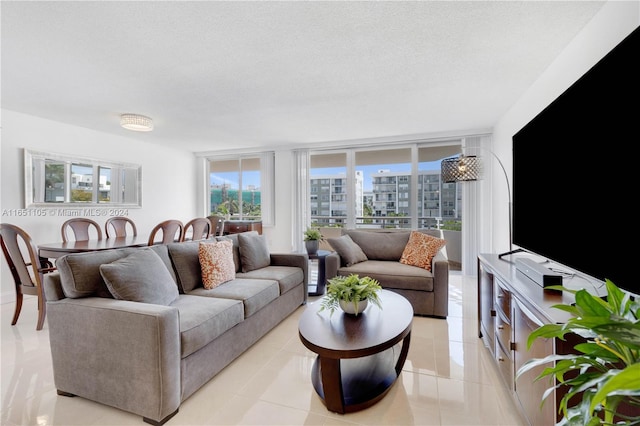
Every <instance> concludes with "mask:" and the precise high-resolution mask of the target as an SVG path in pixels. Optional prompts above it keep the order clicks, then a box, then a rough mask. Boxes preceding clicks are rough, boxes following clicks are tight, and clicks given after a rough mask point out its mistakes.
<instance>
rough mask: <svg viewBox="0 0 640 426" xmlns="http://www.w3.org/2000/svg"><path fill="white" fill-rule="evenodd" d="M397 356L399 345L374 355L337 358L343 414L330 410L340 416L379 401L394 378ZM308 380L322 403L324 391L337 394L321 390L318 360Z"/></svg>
mask: <svg viewBox="0 0 640 426" xmlns="http://www.w3.org/2000/svg"><path fill="white" fill-rule="evenodd" d="M399 354H400V345H396V346H394V347H391V348H389V349H387V350H385V351H383V352H380V353H377V354H374V355H370V356H366V357H362V358H349V359H341V360H340V377H341V383H342V394H343V396H342V400H343V404H342V405H343V407H342V409H343V411H339V410H332V411H336V412H343V413H350V412H354V411H359V410H362V409H365V408H367V407H370V406H372V405H373V404H375V403H376V402H378V401H379V400H381V399H382V397H384V396H385V395H386V393H387V392H388V391H389V389H390V388H391V386H392V385H393V384H394V383H395V381H396V379H397V377H398V376H397V374H396V370H395V368H396V363H397V360H398V358H399ZM311 379H312V383H313V387H314V389H315V390H316V392H317V394H318V395H319V396H320V398H321V399H322V400H323V402H324V401H325V391H326V392H338V390H325V388H324V386H323V383H322V369H321V367H320V358H319V357H318V358H316V361H315V363H314V364H313V369H312V372H311ZM327 408H329V407H327Z"/></svg>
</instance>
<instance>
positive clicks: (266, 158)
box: [209, 153, 273, 224]
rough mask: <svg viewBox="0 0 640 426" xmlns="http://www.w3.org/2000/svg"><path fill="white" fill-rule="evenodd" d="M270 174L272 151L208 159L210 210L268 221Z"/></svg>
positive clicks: (239, 217)
mask: <svg viewBox="0 0 640 426" xmlns="http://www.w3.org/2000/svg"><path fill="white" fill-rule="evenodd" d="M272 173H273V154H272V153H268V154H262V155H248V156H240V157H234V158H220V159H210V160H209V187H210V199H209V202H210V213H211V214H218V215H222V216H225V217H228V218H230V219H243V220H262V221H263V224H264V222H270V221H271V215H270V214H265V213H269V212H270V211H271V208H269V207H268V206H270V205H271V204H272V203H271V202H269V201H268V200H267V199H266V198H269V197H270V195H269V194H270V193H271V192H272V191H271V190H270V186H271V185H272V184H273V176H272Z"/></svg>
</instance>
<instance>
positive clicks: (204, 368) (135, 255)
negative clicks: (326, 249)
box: [44, 233, 308, 425]
mask: <svg viewBox="0 0 640 426" xmlns="http://www.w3.org/2000/svg"><path fill="white" fill-rule="evenodd" d="M246 234H247V235H246V237H249V234H257V233H246ZM241 235H243V234H236V235H233V236H230V237H229V238H230V239H231V240H232V241H233V244H234V247H233V253H234V256H233V257H234V264H235V268H236V273H235V275H236V277H235V279H233V280H232V281H228V282H225V283H223V284H220V285H219V286H217V287H215V288H213V289H210V290H207V289H205V288H203V284H202V277H201V269H200V264H199V257H198V244H199V242H197V241H196V242H183V243H172V244H168V245H156V246H152V247H144V248H127V249H118V250H106V251H99V252H91V253H81V254H72V255H68V256H65V257H62V258H60V259H58V261H57V262H56V264H57V267H58V272H57V273H53V274H47V278H46V280H45V284H44V286H45V294H46V298H47V320H48V326H49V336H50V343H51V355H52V360H53V372H54V381H55V386H56V388H57V389H58V394H60V395H66V396H76V395H77V396H81V397H84V398H87V399H90V400H93V401H97V402H100V403H103V404H106V405H109V406H112V407H116V408H119V409H122V410H125V411H128V412H132V413H135V414H138V415H141V416H142V417H143V419H144V421H145V422H147V423H150V424H156V425H161V424H163V423H165V422H166V421H167V420H169V419H170V418H171V417H173V415H175V414H176V413H177V412H178V408H179V406H180V404H181V402H182V401H184V400H185V399H187V398H188V397H189V396H191V395H192V394H193V393H194V392H195V391H197V390H198V389H199V388H200V387H201V386H203V385H204V384H205V383H206V382H207V381H209V380H210V379H211V378H212V377H214V376H215V375H216V374H217V373H218V372H220V371H221V370H222V369H223V368H224V367H225V366H227V365H228V364H229V363H231V362H232V361H233V360H234V359H235V358H236V357H238V356H239V355H240V354H242V353H243V352H244V351H245V350H246V349H247V348H249V347H250V346H251V345H253V344H254V343H255V342H256V341H258V340H259V339H260V338H261V337H262V336H263V335H265V334H266V333H267V332H268V331H270V330H271V329H272V328H273V327H275V326H276V325H277V324H279V323H280V322H281V321H282V320H283V319H284V318H286V317H287V316H288V315H290V314H291V313H292V312H294V311H295V310H296V309H297V308H298V307H299V306H300V305H302V304H304V303H305V302H306V298H307V277H308V270H307V268H308V257H307V255H306V254H272V253H268V252H267V256H268V257H269V260H268V262H269V264H268V265H267V266H264V267H259V268H257V269H254V270H251V271H246V268H245V266H246V264H251V263H252V262H253V260H252V259H251V258H250V256H257V253H259V252H260V251H262V252H263V254H264V248H261V249H257V250H255V249H254V248H251V247H248V245H249V244H252V242H255V240H256V238H255V235H254V236H252V237H251V238H244V237H242V236H241ZM220 238H227V237H217V239H220ZM243 238H244V239H243ZM239 240H242V241H239ZM243 241H244V246H243V245H242V244H241V243H242V242H243ZM243 247H244V248H245V250H242V249H243ZM247 248H248V249H247ZM154 253H155V254H154ZM156 254H157V256H156ZM247 256H249V257H247ZM125 258H126V259H125ZM131 259H132V260H131ZM158 259H160V260H158ZM130 260H131V261H130ZM113 262H116V263H113ZM123 262H124V265H125V267H126V265H127V263H129V266H131V267H130V268H129V269H128V271H131V270H135V269H136V267H138V269H137V274H138V275H136V276H134V277H133V278H132V280H134V279H137V278H136V277H139V276H141V275H140V274H145V275H144V277H145V279H148V278H149V277H150V278H151V279H152V280H153V279H157V280H158V281H164V282H165V287H162V286H159V287H158V289H159V290H155V292H150V293H148V294H146V295H145V297H152V298H157V299H158V302H157V304H156V303H142V302H140V301H131V300H120V299H118V298H114V296H113V295H112V293H111V291H113V289H112V288H111V287H108V286H107V282H109V285H111V279H110V277H109V276H107V278H108V279H107V282H105V279H103V276H102V275H101V272H100V265H105V264H108V265H116V267H118V268H119V267H121V266H122V263H123ZM151 262H156V263H155V266H152V267H150V265H151V264H152V263H151ZM158 262H159V263H158ZM254 266H255V265H254ZM108 268H109V267H107V269H108ZM163 268H164V269H163ZM243 271H246V272H243ZM118 272H119V274H120V275H119V276H120V277H122V276H126V273H125V272H122V271H118ZM103 273H104V269H103ZM166 274H168V275H170V277H171V278H170V280H167V279H166V276H167V275H166ZM156 276H157V277H158V278H155V277H156ZM163 277H164V278H163ZM168 281H169V282H170V283H171V285H173V286H174V287H173V288H169V287H166V283H167V282H168ZM160 290H162V291H160ZM118 295H119V294H118ZM174 297H175V299H173V298H174ZM138 300H139V299H138Z"/></svg>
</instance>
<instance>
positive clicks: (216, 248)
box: [198, 240, 236, 290]
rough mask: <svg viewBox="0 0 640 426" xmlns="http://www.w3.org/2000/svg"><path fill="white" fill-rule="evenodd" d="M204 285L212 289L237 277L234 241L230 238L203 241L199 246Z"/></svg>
mask: <svg viewBox="0 0 640 426" xmlns="http://www.w3.org/2000/svg"><path fill="white" fill-rule="evenodd" d="M198 259H199V260H200V269H201V270H202V285H203V286H204V288H206V289H208V290H210V289H212V288H214V287H217V286H219V285H220V284H222V283H225V282H227V281H231V280H232V279H234V278H235V277H236V269H235V265H234V264H233V243H232V242H231V241H229V240H226V241H215V242H203V241H201V242H200V244H199V246H198Z"/></svg>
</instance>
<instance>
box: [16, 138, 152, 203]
mask: <svg viewBox="0 0 640 426" xmlns="http://www.w3.org/2000/svg"><path fill="white" fill-rule="evenodd" d="M47 163H54V164H60V165H61V166H63V170H64V171H63V174H64V177H63V182H62V183H63V185H62V191H63V195H62V197H63V201H44V200H45V199H46V191H47V188H46V187H45V174H44V172H45V170H46V167H47ZM74 167H87V168H89V169H91V171H92V174H91V176H92V183H91V201H72V197H73V195H72V190H73V189H74V188H73V179H72V171H73V168H74ZM38 169H41V171H38ZM106 169H109V170H110V175H111V180H110V182H111V183H110V189H109V194H110V201H100V176H101V172H102V171H103V170H106ZM121 173H122V174H126V175H127V176H128V178H129V179H126V177H125V178H124V179H123V178H122V176H119V175H120V174H121ZM123 180H124V182H123ZM131 180H133V183H132V184H127V182H129V181H131ZM38 181H40V183H41V185H40V186H36V185H37V182H38ZM123 184H126V185H129V186H128V187H127V186H126V185H125V188H127V189H126V190H123V192H124V191H126V192H127V195H126V196H125V199H126V197H127V196H130V198H129V199H132V200H133V201H132V202H126V201H124V199H123V197H120V196H118V197H116V199H115V201H111V200H112V199H113V198H114V192H113V190H112V189H111V187H113V186H118V187H122V185H123ZM132 186H133V190H131V189H130V188H131V187H132ZM24 204H25V208H43V207H52V208H59V207H126V208H142V166H141V165H140V164H133V163H125V162H114V161H108V160H100V159H95V158H87V157H77V156H73V155H68V154H59V153H52V152H44V151H36V150H31V149H25V150H24Z"/></svg>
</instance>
